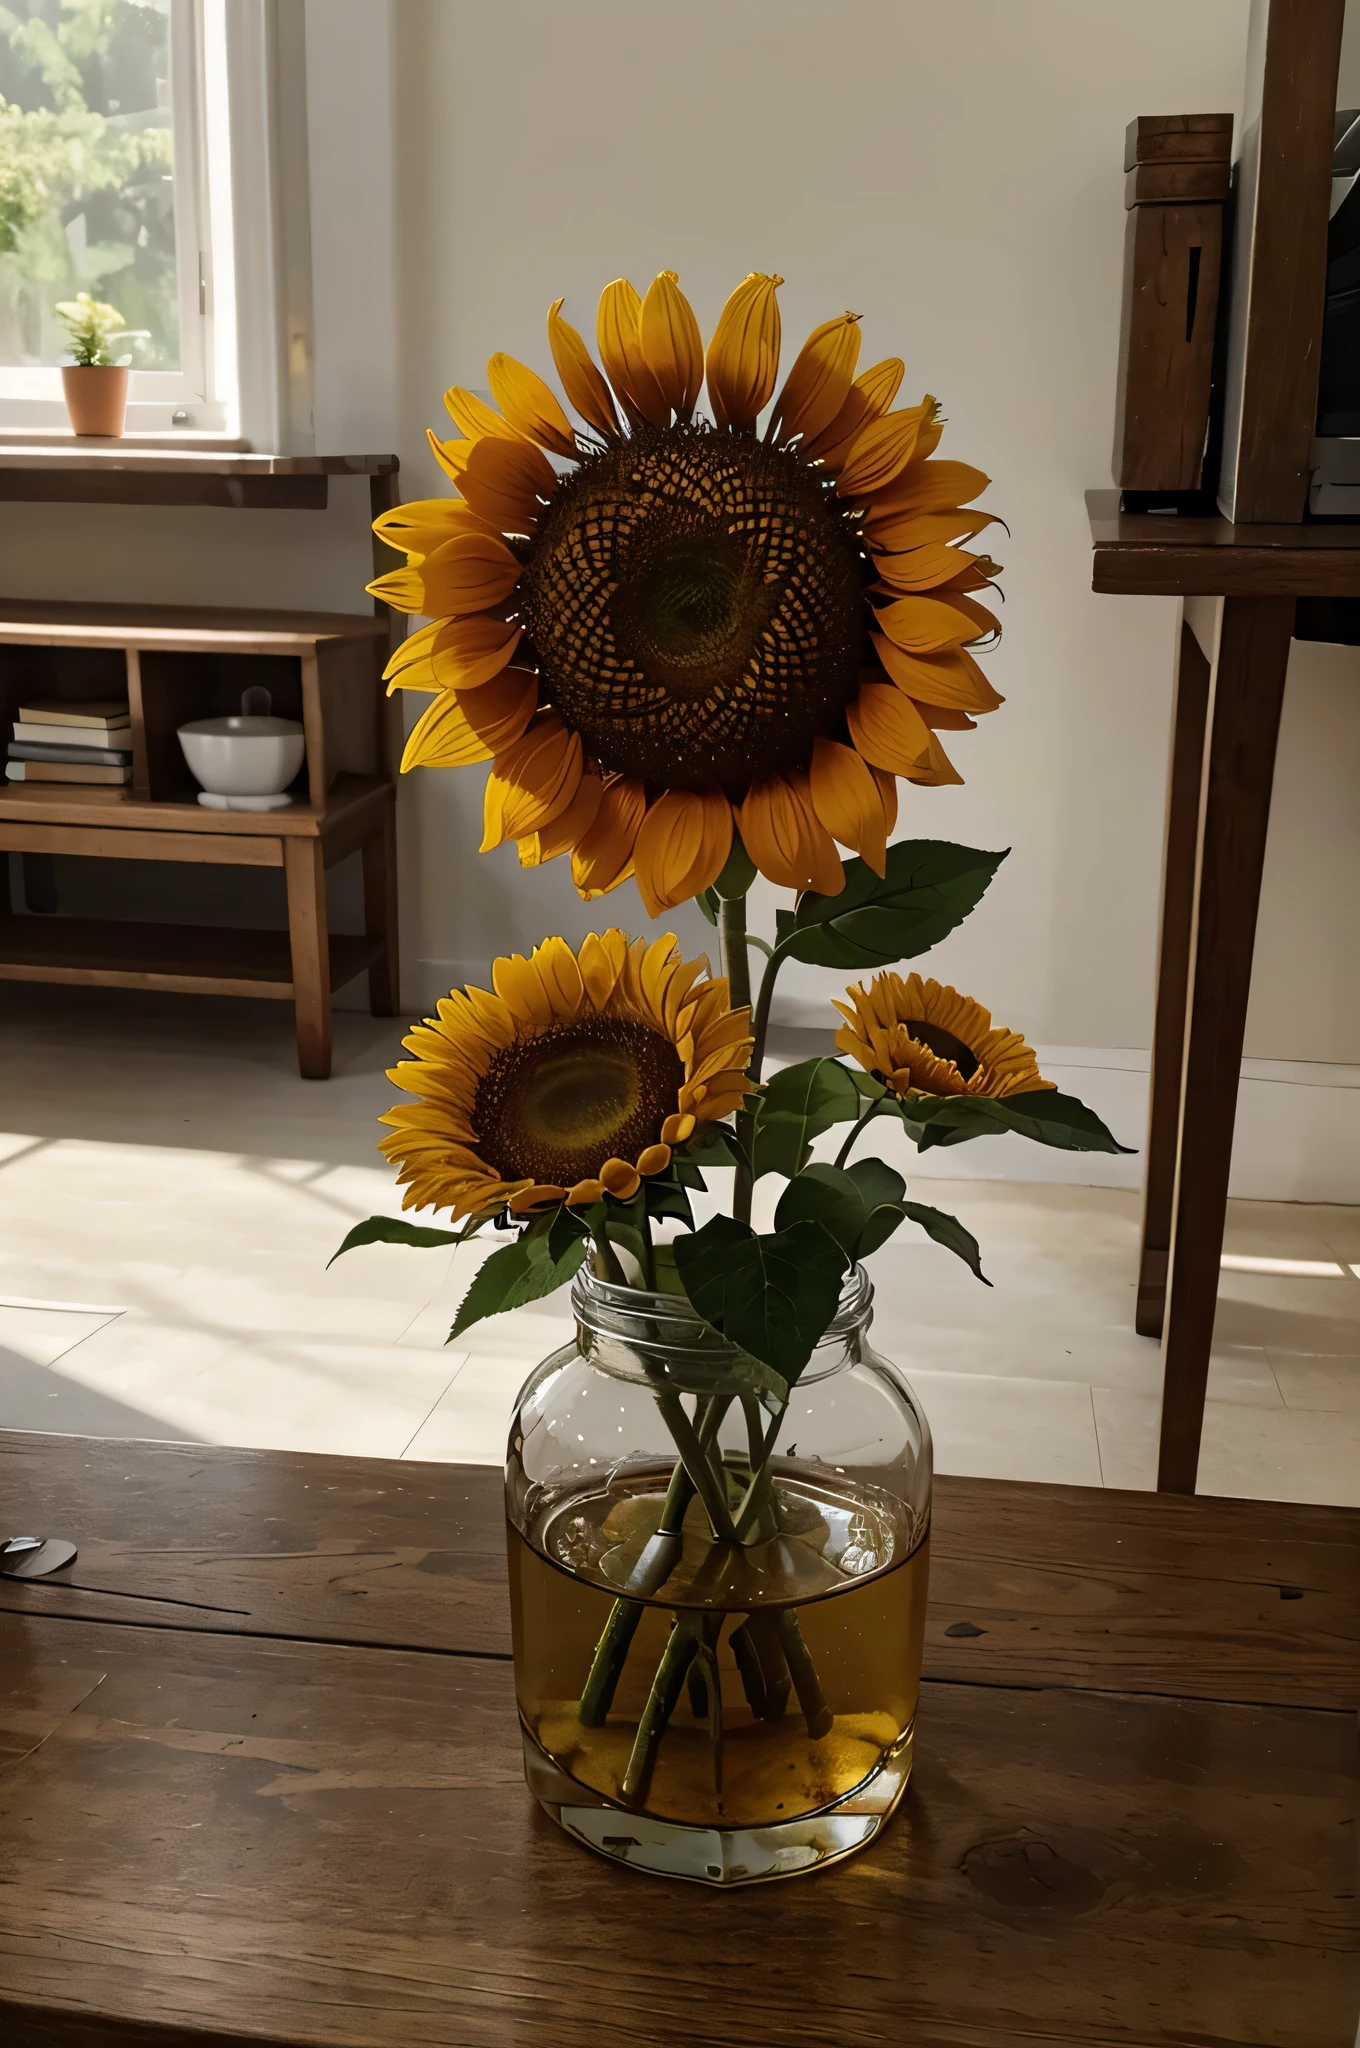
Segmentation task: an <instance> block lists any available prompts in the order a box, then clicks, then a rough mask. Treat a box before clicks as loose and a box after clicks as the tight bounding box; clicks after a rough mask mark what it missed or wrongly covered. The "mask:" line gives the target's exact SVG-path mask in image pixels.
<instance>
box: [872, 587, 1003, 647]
mask: <svg viewBox="0 0 1360 2048" xmlns="http://www.w3.org/2000/svg"><path fill="white" fill-rule="evenodd" d="M988 616H989V617H990V614H989V615H988ZM876 618H877V623H878V625H879V626H880V627H881V628H882V630H883V632H884V634H885V635H886V637H887V638H888V639H889V640H891V641H892V643H893V646H894V647H901V648H904V649H905V650H906V652H907V653H908V654H938V653H939V652H940V651H941V649H942V648H945V647H959V646H962V644H963V642H964V641H965V640H976V639H977V638H978V627H977V623H976V621H975V620H973V619H971V618H970V617H969V616H968V614H967V613H966V612H964V611H961V610H959V609H958V608H957V607H956V606H954V605H952V604H942V603H941V602H940V600H939V599H938V598H936V597H899V598H897V599H896V600H895V601H894V602H893V603H892V604H885V605H883V606H881V607H880V608H879V610H878V612H877V614H876ZM983 630H984V631H985V630H987V629H986V628H984V629H983Z"/></svg>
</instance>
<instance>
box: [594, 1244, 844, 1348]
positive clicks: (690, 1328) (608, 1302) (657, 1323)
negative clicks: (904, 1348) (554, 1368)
mask: <svg viewBox="0 0 1360 2048" xmlns="http://www.w3.org/2000/svg"><path fill="white" fill-rule="evenodd" d="M873 1298H874V1287H873V1282H872V1281H871V1280H870V1278H869V1275H868V1273H867V1272H866V1271H865V1269H864V1267H863V1266H861V1265H855V1266H852V1267H851V1269H850V1271H849V1273H848V1274H847V1275H846V1277H845V1279H844V1281H843V1282H842V1285H841V1292H840V1300H839V1302H838V1304H837V1307H836V1313H835V1315H834V1316H833V1317H832V1319H831V1321H830V1322H829V1323H828V1324H827V1326H826V1328H825V1330H823V1332H822V1334H821V1336H820V1337H819V1338H818V1340H817V1348H820V1346H821V1345H823V1344H826V1343H830V1342H834V1341H835V1340H836V1339H837V1338H845V1337H849V1336H852V1335H854V1334H856V1333H857V1332H860V1331H863V1330H864V1329H865V1328H867V1326H868V1323H869V1318H870V1313H871V1310H872V1304H873ZM571 1306H572V1312H573V1314H574V1316H575V1318H576V1323H577V1327H578V1329H579V1330H580V1331H582V1332H589V1334H590V1335H592V1336H596V1337H606V1338H608V1337H618V1338H624V1339H626V1340H627V1341H628V1343H629V1344H631V1345H637V1346H639V1347H640V1348H642V1349H645V1350H647V1351H651V1352H655V1353H661V1352H667V1351H670V1352H684V1351H689V1350H702V1352H703V1353H704V1355H705V1357H706V1358H710V1359H711V1358H712V1357H713V1356H714V1354H715V1353H717V1354H719V1355H721V1354H722V1353H724V1352H726V1353H730V1354H731V1355H732V1356H733V1357H738V1356H740V1355H741V1347H740V1346H739V1345H737V1344H732V1343H730V1342H728V1341H727V1340H725V1339H724V1338H723V1337H721V1336H719V1334H718V1333H717V1331H715V1330H714V1329H713V1328H712V1326H711V1325H710V1324H708V1323H706V1322H705V1321H704V1320H703V1318H702V1316H701V1315H700V1314H699V1312H698V1310H697V1309H696V1308H694V1307H693V1305H692V1304H691V1303H690V1301H689V1300H688V1299H687V1298H686V1297H685V1296H684V1295H676V1294H659V1293H656V1292H654V1291H652V1290H651V1289H648V1288H642V1287H628V1286H620V1285H619V1283H618V1282H617V1281H613V1280H605V1279H603V1278H601V1276H600V1275H599V1274H597V1273H595V1272H594V1271H592V1270H591V1269H590V1267H588V1266H582V1267H581V1268H580V1269H579V1271H578V1272H577V1274H576V1277H575V1279H574V1280H573V1282H572V1289H571Z"/></svg>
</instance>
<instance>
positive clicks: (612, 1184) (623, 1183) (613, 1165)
mask: <svg viewBox="0 0 1360 2048" xmlns="http://www.w3.org/2000/svg"><path fill="white" fill-rule="evenodd" d="M600 1179H601V1180H602V1181H603V1183H604V1185H605V1187H606V1188H607V1189H608V1190H609V1192H610V1194H611V1195H613V1197H614V1199H615V1201H617V1202H630V1201H631V1200H632V1198H633V1196H634V1195H635V1194H636V1193H637V1191H638V1188H639V1187H640V1186H641V1184H642V1176H641V1174H640V1173H639V1172H638V1170H637V1168H636V1167H635V1166H630V1165H629V1163H628V1161H627V1160H626V1159H606V1160H605V1163H604V1165H603V1166H602V1167H601V1168H600Z"/></svg>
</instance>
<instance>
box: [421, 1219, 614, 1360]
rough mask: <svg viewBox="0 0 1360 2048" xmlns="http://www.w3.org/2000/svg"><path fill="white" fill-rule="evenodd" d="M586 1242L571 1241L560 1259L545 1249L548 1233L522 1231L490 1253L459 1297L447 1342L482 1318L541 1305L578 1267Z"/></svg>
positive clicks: (576, 1238)
mask: <svg viewBox="0 0 1360 2048" xmlns="http://www.w3.org/2000/svg"><path fill="white" fill-rule="evenodd" d="M585 1255H586V1239H585V1238H584V1237H573V1238H572V1240H571V1242H570V1244H568V1246H567V1248H566V1250H565V1251H564V1252H563V1253H562V1256H561V1257H560V1258H556V1259H555V1258H554V1257H553V1256H552V1254H551V1252H550V1250H549V1248H548V1232H547V1231H540V1232H537V1233H535V1232H533V1231H526V1232H525V1233H524V1235H523V1237H521V1238H519V1239H518V1240H517V1241H516V1242H515V1243H514V1244H507V1245H504V1246H502V1248H501V1250H500V1251H498V1252H492V1254H491V1256H490V1258H489V1259H487V1260H486V1261H485V1262H484V1263H483V1265H482V1267H481V1269H480V1270H479V1272H478V1274H477V1277H476V1279H475V1280H474V1281H473V1283H472V1285H471V1287H469V1289H468V1291H467V1293H466V1294H465V1295H464V1296H463V1304H462V1307H461V1308H460V1309H459V1311H458V1315H457V1318H456V1320H455V1322H454V1325H453V1328H452V1329H451V1330H450V1331H449V1340H450V1342H452V1340H453V1339H454V1338H455V1337H460V1336H461V1335H462V1333H463V1331H464V1330H466V1329H469V1328H470V1327H471V1325H472V1324H473V1323H479V1322H481V1321H482V1320H483V1318H484V1317H486V1316H498V1315H502V1314H503V1313H504V1312H505V1310H506V1309H510V1308H523V1306H524V1304H525V1303H526V1302H529V1301H541V1300H542V1298H543V1296H544V1295H545V1294H555V1293H556V1291H557V1289H558V1288H559V1287H561V1286H562V1285H563V1284H564V1283H565V1282H566V1281H568V1280H570V1279H571V1277H572V1274H573V1273H575V1272H576V1270H577V1268H578V1267H579V1266H580V1265H581V1264H582V1262H583V1260H584V1259H585Z"/></svg>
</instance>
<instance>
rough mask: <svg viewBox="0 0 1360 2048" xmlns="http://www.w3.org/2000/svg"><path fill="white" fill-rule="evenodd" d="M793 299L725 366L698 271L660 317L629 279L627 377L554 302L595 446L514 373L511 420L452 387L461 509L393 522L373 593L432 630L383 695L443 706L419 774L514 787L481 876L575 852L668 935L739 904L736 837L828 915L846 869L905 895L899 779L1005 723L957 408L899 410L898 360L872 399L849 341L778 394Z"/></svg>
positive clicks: (617, 293)
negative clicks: (485, 764) (821, 899)
mask: <svg viewBox="0 0 1360 2048" xmlns="http://www.w3.org/2000/svg"><path fill="white" fill-rule="evenodd" d="M780 283H782V279H780V278H778V277H773V276H761V275H756V274H753V275H751V276H750V277H748V278H746V279H745V281H744V282H743V283H742V284H740V285H738V287H737V289H736V291H735V292H733V294H732V296H731V298H730V299H729V300H728V302H727V304H726V306H725V308H724V310H723V313H722V315H721V318H720V319H719V321H718V325H717V328H716V330H715V332H714V334H713V337H712V339H711V341H710V342H709V345H708V349H707V352H706V353H705V350H704V346H703V341H702V338H701V336H700V332H699V326H698V322H697V321H696V319H695V317H694V314H693V312H692V311H691V309H690V306H689V304H688V302H687V300H686V299H685V298H684V296H683V294H682V293H681V291H680V289H679V286H678V282H677V279H676V274H675V272H674V271H669V270H667V271H663V272H662V273H661V275H660V276H659V277H657V278H656V279H655V280H654V281H653V283H652V284H651V285H650V287H649V288H648V290H647V293H646V296H645V297H643V298H639V296H638V294H637V292H636V291H635V290H634V288H633V286H632V285H631V284H629V283H628V281H627V280H626V279H624V278H620V279H617V280H616V281H615V282H614V283H613V284H611V285H609V286H607V287H606V289H605V292H604V294H603V296H602V298H601V300H600V308H599V317H598V320H597V323H596V336H597V341H598V346H599V353H600V359H601V361H602V362H603V364H604V373H605V374H603V375H602V374H601V372H600V370H599V368H598V367H597V366H596V364H595V362H594V360H593V359H592V357H591V355H590V352H589V350H588V348H587V347H586V344H585V342H584V341H583V340H582V338H581V336H580V334H578V333H577V331H576V329H575V328H574V327H572V326H570V325H569V324H568V323H567V321H566V320H564V319H563V317H562V305H563V301H562V300H560V299H559V300H558V301H557V303H556V304H555V305H554V306H553V308H552V310H551V312H550V313H549V315H548V339H549V343H550V345H551V348H552V354H553V360H554V362H555V363H556V366H557V371H558V374H559V376H560V378H561V380H562V385H563V388H564V390H565V392H566V395H567V398H568V400H569V402H570V404H571V406H572V408H573V409H574V411H575V413H576V415H577V418H578V420H579V421H581V422H584V425H573V423H572V421H571V420H570V419H569V418H568V416H567V414H566V412H564V410H563V408H562V406H561V405H560V404H559V402H558V400H557V398H556V396H555V395H554V393H553V392H552V390H551V389H550V388H549V386H548V385H547V384H545V383H544V382H543V380H542V378H540V377H538V376H537V375H536V374H535V373H534V372H533V371H532V370H530V369H527V368H526V367H525V366H524V365H523V364H522V363H517V362H515V361H513V360H512V359H511V358H510V357H509V356H504V355H496V356H493V357H492V358H491V360H490V362H489V363H488V365H487V380H488V385H489V388H490V391H491V394H492V397H493V399H494V400H495V404H494V405H488V404H487V403H486V402H485V401H484V400H482V399H480V398H478V397H477V396H476V395H475V393H473V392H471V391H466V390H462V389H460V388H457V387H455V388H454V389H453V390H451V391H449V392H447V393H446V394H445V404H446V405H447V407H448V410H449V412H450V414H451V416H452V418H453V421H454V423H455V425H456V427H457V428H458V435H457V436H456V437H454V438H452V439H450V440H447V441H440V440H438V439H437V438H436V437H435V436H434V435H433V434H431V435H430V443H431V446H432V448H433V450H434V453H435V455H436V457H437V459H438V461H439V463H440V465H441V467H442V468H443V470H444V471H445V473H446V474H447V475H448V477H449V478H450V479H451V480H452V482H453V484H454V486H455V487H456V489H457V492H458V494H459V495H458V496H457V497H456V498H432V499H427V500H425V501H423V502H420V503H416V504H410V505H403V506H400V507H398V508H397V509H396V510H395V511H392V512H388V513H385V514H384V515H383V516H382V518H380V519H379V520H378V521H377V522H376V527H375V530H376V532H377V533H378V535H379V537H380V538H381V539H382V540H384V541H386V542H387V543H388V545H389V546H391V547H393V548H396V549H399V550H401V551H403V552H404V553H405V555H406V560H407V566H406V567H405V568H404V569H397V570H394V571H393V572H392V573H391V574H389V575H386V576H382V577H380V578H379V579H378V580H377V581H376V582H375V583H372V584H370V586H369V588H370V589H371V591H372V592H373V594H374V595H375V596H376V597H379V598H381V599H383V600H384V601H385V602H386V603H388V604H390V605H392V606H394V607H396V609H398V610H400V611H406V612H412V613H417V614H421V615H423V616H425V617H426V618H428V619H429V620H430V621H431V623H430V624H429V625H426V626H424V627H423V628H422V629H421V630H420V631H418V632H416V633H414V634H413V635H412V636H411V637H410V638H409V639H408V640H406V641H405V642H404V644H403V645H402V647H401V648H400V649H399V650H398V651H397V653H396V654H395V655H394V657H393V659H392V661H391V663H390V664H389V667H388V671H387V674H388V680H389V682H390V684H391V687H392V688H393V689H415V690H425V691H432V692H433V693H434V700H433V702H432V703H431V704H430V705H429V707H428V709H427V710H426V711H425V712H424V714H423V715H422V717H421V718H420V720H419V722H418V723H417V725H416V726H415V729H414V730H413V732H412V733H411V736H410V739H409V741H408V743H407V747H406V752H405V755H404V758H403V761H402V766H403V768H414V767H457V766H462V765H465V764H468V763H471V762H477V761H490V763H491V774H490V777H489V779H488V782H487V788H486V805H485V826H486V829H485V836H484V838H483V841H482V850H483V852H486V851H489V850H490V849H491V848H492V847H496V846H500V845H502V844H503V843H504V842H505V841H506V840H511V839H512V840H514V841H516V843H517V844H518V847H519V852H520V858H521V860H522V861H523V862H524V863H525V865H526V866H537V865H538V864H539V863H540V862H542V861H547V860H552V859H554V858H556V857H557V856H558V855H559V854H567V853H569V854H570V856H571V862H572V872H573V878H574V880H575V883H576V887H577V889H578V891H579V892H580V894H581V895H582V896H583V897H584V898H586V899H587V900H590V899H591V898H593V897H596V896H601V895H604V894H606V893H607V892H608V891H609V890H611V889H614V888H617V887H618V885H619V884H620V883H621V882H623V881H625V880H626V879H627V878H628V876H629V875H635V876H636V878H637V883H638V887H639V889H640V890H641V893H642V897H643V901H644V902H645V904H646V906H647V909H648V911H649V913H650V914H651V915H653V916H657V915H659V914H660V913H661V912H662V911H663V910H666V909H668V908H670V907H671V906H672V905H674V904H676V903H680V902H683V901H684V900H685V899H687V898H688V897H691V896H694V895H697V894H698V893H699V892H700V891H701V890H703V889H705V888H707V887H708V886H709V885H710V883H712V882H713V881H715V880H716V879H717V877H718V875H719V874H720V873H721V871H722V868H723V866H724V863H725V862H726V860H727V858H728V855H729V853H730V852H731V849H732V844H733V834H734V830H738V831H739V832H740V836H741V840H742V843H743V844H744V846H745V848H746V851H747V853H748V854H749V855H750V857H751V859H752V860H753V861H754V862H755V864H756V866H757V867H758V868H759V869H760V871H761V872H762V873H763V874H765V875H767V876H768V877H769V878H770V880H771V881H773V882H777V883H781V884H783V885H784V886H786V887H789V888H795V889H804V888H809V887H811V888H816V889H818V890H820V891H822V892H823V893H826V894H833V895H834V894H835V893H836V892H837V891H838V890H839V889H840V888H841V886H842V881H843V871H842V868H841V862H840V857H839V855H838V853H837V851H836V844H835V842H836V841H839V842H840V844H841V845H842V846H845V847H848V848H849V849H851V850H852V851H853V852H855V853H858V854H861V855H862V856H863V857H864V859H865V860H866V861H868V862H869V864H870V865H871V866H872V867H873V868H874V870H875V872H876V873H878V874H880V875H881V874H882V873H883V867H884V859H885V853H886V846H887V840H888V835H889V833H890V832H891V831H892V828H893V826H894V824H895V822H896V814H897V795H896V782H895V777H897V776H903V777H905V778H906V779H907V780H908V781H911V782H917V783H933V784H938V783H946V782H958V781H959V780H961V778H960V776H959V775H958V774H957V773H956V771H955V770H954V768H953V767H952V765H951V763H950V761H949V759H948V757H947V756H946V754H945V752H944V749H943V747H942V745H941V743H940V739H939V734H940V733H941V732H942V731H957V730H961V729H963V728H967V727H971V726H972V724H973V722H974V717H975V715H976V714H978V713H980V712H986V711H992V710H995V708H996V707H997V705H998V704H1000V703H1001V701H1002V700H1001V698H1000V697H999V696H998V695H997V693H996V691H995V690H994V689H993V688H992V687H991V684H990V683H989V682H988V681H987V679H986V677H985V676H984V675H983V673H982V671H981V669H980V668H979V667H978V664H977V662H976V661H975V660H974V658H973V655H972V654H971V653H970V652H969V647H970V645H976V644H977V643H978V642H979V641H980V640H982V639H984V638H986V636H988V635H991V634H995V633H996V631H997V630H998V629H997V623H996V619H995V617H994V615H993V614H992V613H991V612H989V611H988V610H986V609H985V608H984V607H983V606H982V605H980V604H979V603H977V602H976V601H975V599H974V597H973V596H972V595H971V593H972V592H974V591H977V590H980V589H983V588H985V587H986V586H987V585H989V584H990V583H991V581H992V579H993V577H994V576H995V575H996V574H997V573H998V572H997V568H996V564H995V563H993V562H992V561H991V560H990V559H989V558H988V557H987V556H986V555H981V554H970V553H967V552H966V551H965V550H964V549H963V548H961V547H960V546H958V545H957V543H958V542H960V541H962V540H968V539H971V538H972V537H973V536H974V535H976V534H978V533H980V532H981V531H982V529H983V528H984V527H986V526H987V525H988V524H989V523H990V522H991V521H992V520H993V519H994V518H995V516H996V515H995V514H993V513H988V512H979V511H976V510H973V511H965V510H963V509H961V508H962V507H963V506H964V505H965V504H966V503H967V501H968V500H969V499H972V498H975V497H976V496H977V495H978V493H979V492H980V491H982V490H983V489H984V488H985V487H986V484H987V481H988V480H987V478H986V477H985V476H984V475H983V474H982V472H981V471H980V470H977V469H973V468H970V467H969V466H968V465H967V464H966V463H962V462H949V461H938V460H935V459H933V458H934V452H935V449H936V447H937V445H938V443H939V440H940V434H941V427H940V422H939V416H938V415H939V407H938V405H937V403H936V401H935V400H934V399H933V398H929V397H927V398H923V399H922V401H921V403H920V404H919V405H914V406H909V407H906V408H903V409H901V410H898V411H893V410H892V405H893V400H894V399H895V397H896V395H897V391H898V387H899V385H900V383H901V380H902V370H903V366H902V364H901V362H899V361H897V360H895V359H894V360H889V361H886V362H882V363H877V364H875V366H874V367H873V368H872V369H870V370H866V371H864V372H863V373H862V374H860V375H858V376H857V375H856V370H857V368H858V358H859V347H860V336H859V324H858V322H859V316H858V315H857V314H855V313H844V314H842V315H840V317H839V318H837V319H834V320H828V321H826V322H825V323H824V324H823V325H822V326H820V327H818V328H817V329H816V330H815V331H814V332H813V333H812V334H811V335H809V337H808V339H807V341H806V342H805V343H804V345H803V347H802V349H801V350H800V351H799V353H798V356H797V357H796V359H795V361H794V363H793V367H792V368H791V370H790V371H789V373H788V376H787V377H786V378H785V380H784V384H783V387H782V389H780V390H779V392H778V395H777V396H776V390H775V387H776V382H777V375H778V366H779V338H780V329H779V308H778V304H777V301H776V297H775V292H776V287H777V286H778V285H779V284H780ZM606 379H607V381H606ZM705 383H706V385H707V394H708V396H707V406H708V414H709V415H710V417H703V416H701V415H700V414H699V413H698V412H697V411H696V407H697V405H698V401H699V394H700V390H701V387H703V386H704V385H705ZM772 399H773V405H772V406H771V409H770V412H769V415H768V425H767V426H766V428H765V431H764V432H763V433H762V434H757V432H756V420H757V417H758V415H759V414H760V413H761V412H762V411H764V409H765V408H766V407H767V406H770V402H771V400H772Z"/></svg>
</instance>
